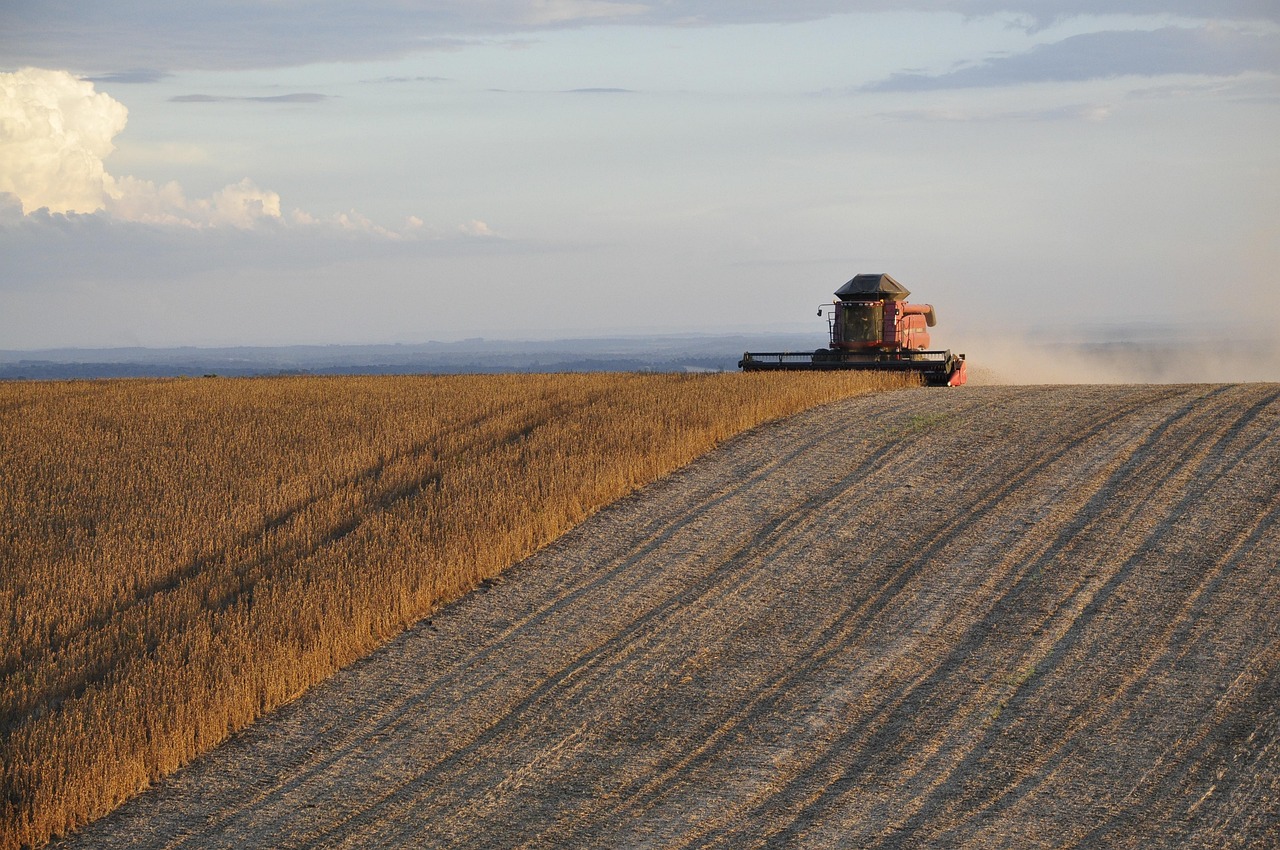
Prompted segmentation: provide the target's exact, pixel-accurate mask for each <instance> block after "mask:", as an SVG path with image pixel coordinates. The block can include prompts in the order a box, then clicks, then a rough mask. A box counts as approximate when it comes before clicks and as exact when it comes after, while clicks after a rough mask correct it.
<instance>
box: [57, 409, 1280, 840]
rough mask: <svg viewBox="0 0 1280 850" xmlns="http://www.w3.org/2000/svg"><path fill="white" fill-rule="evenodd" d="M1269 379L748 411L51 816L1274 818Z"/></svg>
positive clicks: (627, 835) (714, 821) (647, 822)
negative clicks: (319, 680)
mask: <svg viewBox="0 0 1280 850" xmlns="http://www.w3.org/2000/svg"><path fill="white" fill-rule="evenodd" d="M1278 519H1280V385H1275V384H1253V385H1194V386H1131V387H973V388H966V389H961V390H909V391H903V392H896V393H892V394H888V395H879V396H873V397H863V398H858V399H854V400H851V401H847V402H841V403H838V404H835V405H830V406H827V407H823V408H819V409H816V410H813V411H810V412H808V413H805V414H802V415H800V416H796V417H792V418H790V419H787V420H785V421H782V422H778V423H774V424H772V425H768V426H765V427H763V428H759V429H756V430H755V431H753V432H751V433H749V434H746V435H744V436H742V437H740V438H737V439H735V440H733V441H731V442H730V443H728V444H726V445H725V446H723V447H722V448H721V449H719V450H717V451H716V452H714V453H713V454H711V455H709V456H707V457H705V458H703V459H702V460H700V461H698V462H697V463H695V464H693V465H692V466H690V467H687V468H686V469H684V470H682V471H680V472H679V473H677V474H675V475H673V476H671V477H669V478H667V479H664V480H663V481H661V482H659V483H658V484H656V485H654V486H651V487H649V488H647V489H645V490H644V491H642V492H640V493H639V494H637V495H635V496H633V497H630V498H628V499H626V500H624V501H622V502H620V503H618V504H616V505H614V506H613V507H611V508H609V509H607V510H605V511H603V512H601V513H600V514H598V515H596V516H595V517H593V518H592V519H591V520H589V521H588V522H587V523H585V524H584V525H582V526H580V527H579V528H577V529H576V530H575V531H573V532H572V533H570V534H569V535H567V536H566V537H564V538H562V539H561V540H560V541H558V542H557V543H556V544H555V545H553V546H551V547H549V548H548V549H546V550H544V551H543V552H541V553H539V554H538V555H537V556H535V557H533V558H531V559H530V560H528V561H526V562H524V563H523V564H520V565H519V566H517V567H516V568H514V569H513V570H511V571H510V572H508V573H507V574H506V576H505V579H504V580H503V581H501V582H499V583H495V584H492V585H490V586H488V587H485V588H482V589H481V590H480V591H478V592H476V593H474V594H472V595H471V596H469V597H467V598H466V599H464V600H463V601H461V602H459V603H457V604H455V605H453V606H451V607H449V608H448V609H446V610H444V611H441V612H439V613H438V614H437V615H436V616H434V617H433V618H432V619H430V620H427V621H424V622H422V623H420V624H419V625H418V626H416V627H415V628H413V629H412V630H411V631H409V632H408V633H406V634H404V635H403V636H402V637H400V638H399V639H397V640H395V641H394V642H393V643H391V644H389V645H388V646H386V647H384V648H383V649H381V650H379V651H378V652H377V653H375V654H374V655H373V656H371V657H369V658H367V659H365V660H364V661H362V662H360V663H358V664H356V665H355V666H353V667H351V668H348V669H347V670H345V671H343V672H342V673H341V674H339V675H338V676H337V677H336V678H334V679H333V680H331V681H329V682H328V683H326V684H324V685H323V686H321V687H319V688H317V689H315V690H313V691H312V692H311V693H309V694H308V695H307V696H305V697H303V698H301V699H299V700H297V701H296V702H294V703H292V704H290V705H288V706H286V707H285V708H284V709H282V710H280V711H278V712H277V713H276V714H274V715H272V716H270V717H269V718H267V719H266V720H265V721H263V722H261V723H259V724H257V725H256V726H254V727H252V728H251V729H250V730H249V731H247V732H246V733H244V734H241V735H239V736H237V737H236V738H234V739H233V740H232V741H231V742H230V743H229V744H228V745H226V746H224V747H222V748H221V749H219V750H217V751H216V752H214V753H212V754H210V755H209V756H207V757H205V758H202V759H201V760H199V761H198V762H196V763H195V764H194V765H192V766H191V767H189V768H188V769H186V770H184V771H182V772H181V773H179V774H178V775H176V776H174V777H172V778H170V779H169V780H167V781H165V782H163V783H162V784H160V785H158V786H156V787H154V788H152V789H151V790H150V791H148V792H147V793H145V794H143V795H142V796H140V797H138V798H136V799H134V800H133V801H131V802H130V803H128V804H127V805H125V806H124V807H122V808H121V809H119V810H117V811H116V812H115V813H114V814H113V815H111V816H109V817H108V818H106V819H104V820H102V821H99V822H98V823H96V824H94V825H92V826H90V827H89V828H87V829H85V830H83V831H82V832H80V833H79V834H78V835H76V836H75V837H74V838H73V839H72V840H71V841H69V842H66V843H65V846H67V847H77V848H79V847H95V848H117V847H119V848H123V847H130V848H248V847H276V848H294V847H297V848H301V847H343V848H364V847H467V848H499V847H501V848H508V847H528V848H533V847H539V848H550V847H663V848H669V847H681V848H683V847H721V848H738V847H764V846H768V847H813V848H827V847H889V848H916V847H936V848H961V847H968V848H992V847H1010V848H1025V847H1097V848H1104V847H1105V848H1113V847H1118V848H1130V847H1132V848H1137V847H1152V846H1156V847H1241V848H1245V847H1264V846H1266V847H1274V846H1280V743H1278V739H1280V593H1278V591H1280V566H1278V564H1280V525H1278V524H1277V520H1278Z"/></svg>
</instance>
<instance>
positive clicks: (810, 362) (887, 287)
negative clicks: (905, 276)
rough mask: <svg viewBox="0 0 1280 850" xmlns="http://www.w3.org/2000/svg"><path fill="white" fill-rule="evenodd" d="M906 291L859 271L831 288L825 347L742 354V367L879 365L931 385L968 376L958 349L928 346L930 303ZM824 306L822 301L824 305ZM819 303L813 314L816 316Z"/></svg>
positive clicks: (931, 320)
mask: <svg viewBox="0 0 1280 850" xmlns="http://www.w3.org/2000/svg"><path fill="white" fill-rule="evenodd" d="M910 294H911V293H910V292H908V291H907V288H906V287H905V286H903V285H902V284H900V283H898V282H897V281H896V280H894V279H893V278H891V277H889V275H887V274H860V275H856V276H855V277H854V278H853V280H851V281H849V282H848V283H846V284H845V285H844V286H842V287H840V288H839V289H837V290H836V300H835V301H834V302H833V303H832V304H831V305H830V309H831V312H830V315H829V317H828V319H827V324H828V326H829V329H830V332H831V347H830V348H819V349H818V350H817V351H815V352H813V353H812V354H810V353H808V352H791V351H770V352H751V351H748V352H746V353H745V354H743V355H742V359H741V360H739V361H738V367H739V368H740V369H742V370H744V371H747V372H751V371H757V370H765V369H769V370H788V369H790V370H801V369H808V370H813V369H879V370H882V371H890V372H916V373H918V374H919V375H920V376H921V377H923V378H924V380H925V383H927V384H929V385H930V386H934V387H958V386H960V385H961V384H963V383H964V382H965V381H966V380H968V375H967V373H966V371H965V369H966V366H965V360H964V355H963V354H952V353H951V352H950V351H929V350H928V349H929V331H927V330H926V329H925V328H926V327H930V328H931V327H933V326H934V325H935V324H937V317H936V315H935V314H934V312H933V306H932V305H930V304H908V303H907V296H909V295H910ZM824 306H825V305H824ZM822 310H823V308H822V307H819V308H818V315H819V316H821V315H822Z"/></svg>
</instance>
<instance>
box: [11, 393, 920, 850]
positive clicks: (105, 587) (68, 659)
mask: <svg viewBox="0 0 1280 850" xmlns="http://www.w3.org/2000/svg"><path fill="white" fill-rule="evenodd" d="M901 384H902V382H901V381H900V380H899V379H894V378H884V377H882V376H853V375H851V376H845V377H844V378H843V379H842V380H838V381H832V380H821V376H806V377H805V378H804V379H802V380H796V379H795V377H794V376H791V377H790V378H788V377H786V376H743V375H705V376H679V375H639V374H632V375H626V374H615V375H546V376H510V375H508V376H453V377H387V378H330V379H320V378H292V379H263V380H222V379H219V380H203V381H202V380H194V381H192V380H177V381H110V382H66V383H2V384H0V459H2V462H0V507H2V508H3V510H0V848H6V850H7V848H14V847H19V846H26V845H32V844H39V843H42V842H43V841H44V840H45V839H46V838H48V837H49V836H50V835H55V834H59V833H64V832H66V831H67V830H69V829H73V828H75V827H76V826H78V825H81V824H83V823H85V822H86V821H88V820H90V819H92V818H94V817H98V816H101V815H102V814H104V813H106V812H107V811H109V810H110V809H111V808H113V807H114V806H115V805H116V804H118V803H119V802H120V801H121V800H123V799H126V798H127V797H129V796H130V795H132V794H134V793H136V792H137V791H138V790H139V789H140V788H143V787H145V786H146V785H147V784H148V783H149V782H151V781H153V780H155V779H156V778H158V777H160V776H163V775H165V774H168V773H170V772H171V771H173V770H174V769H176V768H177V767H179V766H180V765H182V764H184V763H186V762H187V761H189V760H190V759H191V758H192V757H194V756H196V755H198V754H199V753H202V752H206V751H208V750H209V749H211V748H212V747H214V746H216V745H217V744H219V743H221V742H222V741H224V740H225V739H226V738H227V736H228V735H230V734H231V733H232V732H234V731H236V730H237V729H241V728H243V727H244V726H245V725H247V724H248V723H250V722H252V721H253V720H254V719H255V718H257V717H259V716H261V715H262V714H263V713H265V712H268V711H270V710H272V709H274V708H276V707H277V706H279V705H281V704H283V703H285V702H287V701H288V700H290V699H292V698H294V697H295V696H297V695H298V694H299V693H301V692H303V691H305V690H306V689H307V688H308V687H310V686H311V685H313V684H315V683H316V682H318V681H321V680H323V679H324V678H326V677H327V676H329V675H330V674H332V673H333V672H334V671H335V670H337V669H338V668H340V667H342V666H343V665H346V664H349V663H351V662H352V661H354V660H355V659H357V658H359V657H360V656H362V655H364V654H366V653H367V652H369V651H370V650H372V649H373V648H374V647H376V646H377V645H379V644H380V643H382V642H383V641H385V640H386V639H387V638H389V637H391V636H392V635H394V634H396V633H397V632H399V631H400V630H402V629H403V628H405V627H406V626H408V625H409V624H411V623H414V622H416V621H417V620H419V619H420V618H421V617H423V616H425V615H427V614H429V613H430V612H431V611H432V610H433V609H435V608H436V607H437V606H439V605H440V604H441V603H443V602H445V601H447V600H449V599H453V598H456V597H457V596H458V595H460V594H461V593H463V592H465V591H466V590H468V589H470V588H471V587H474V586H475V585H476V584H477V583H478V582H481V581H483V580H485V579H488V578H491V577H493V576H495V575H497V574H498V573H499V572H501V571H502V570H503V569H504V568H506V567H507V566H509V565H510V564H512V563H514V562H516V561H518V560H520V559H521V558H524V557H526V556H527V555H529V554H530V553H532V552H533V551H535V550H536V549H537V548H538V547H540V546H542V545H544V544H546V543H548V542H550V541H551V540H553V539H555V538H556V537H557V536H558V535H560V534H561V533H563V532H564V531H565V530H566V529H568V528H570V527H571V526H573V525H574V524H575V523H577V522H580V521H581V520H582V519H584V518H585V517H587V516H589V515H590V514H591V513H592V512H594V511H596V510H598V509H599V508H600V507H601V506H603V505H605V504H608V503H609V502H611V501H613V500H615V499H617V498H618V497H620V496H623V495H625V494H626V493H628V492H631V491H632V490H633V489H635V488H636V487H637V486H640V485H642V484H644V483H647V482H649V481H653V480H654V479H656V478H658V477H659V476H661V475H664V474H666V473H668V472H670V471H671V470H672V469H674V468H677V467H679V466H680V465H682V464H684V463H687V462H688V461H689V460H691V459H692V458H694V457H696V456H698V455H700V454H702V453H704V452H706V451H707V450H708V449H710V448H711V447H713V446H714V445H716V444H717V443H718V442H720V441H722V440H724V439H726V438H728V437H730V436H732V435H733V434H736V433H739V432H741V431H742V430H744V429H746V428H749V427H751V426H753V425H755V424H758V423H759V422H762V421H765V420H768V419H771V418H774V417H777V416H782V415H786V414H789V413H793V412H795V411H797V410H801V409H803V408H805V407H808V406H811V405H813V404H816V403H820V402H824V401H829V400H832V399H835V398H840V397H844V396H847V395H851V394H857V393H861V392H868V391H872V390H876V389H883V388H886V387H891V386H900V385H901Z"/></svg>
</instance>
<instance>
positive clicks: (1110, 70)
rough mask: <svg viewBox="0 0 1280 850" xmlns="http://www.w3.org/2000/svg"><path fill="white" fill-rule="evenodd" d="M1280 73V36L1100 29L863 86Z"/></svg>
mask: <svg viewBox="0 0 1280 850" xmlns="http://www.w3.org/2000/svg"><path fill="white" fill-rule="evenodd" d="M1250 71H1263V72H1270V73H1277V72H1280V35H1277V34H1275V33H1268V34H1258V33H1250V32H1244V31H1241V30H1237V29H1233V28H1230V27H1225V26H1221V25H1206V26H1202V27H1196V28H1188V27H1164V28H1162V29H1158V30H1131V31H1110V32H1093V33H1084V34H1081V35H1074V36H1071V37H1070V38H1065V39H1063V40H1062V41H1057V42H1053V43H1050V44H1041V45H1037V46H1036V47H1033V48H1032V49H1031V50H1029V51H1027V52H1026V53H1020V54H1016V55H1013V56H1001V57H995V58H991V59H988V60H986V61H985V62H982V63H981V64H978V65H972V66H969V67H965V68H960V69H958V70H955V71H950V72H948V73H944V74H933V75H930V74H917V73H900V74H894V75H892V76H891V77H889V78H887V79H884V80H880V81H878V82H874V83H870V84H869V85H866V86H863V87H862V89H861V90H862V91H872V92H910V91H931V90H937V89H961V88H977V87H990V86H1010V85H1020V84H1024V83H1043V82H1072V81H1080V80H1094V79H1107V78H1111V77H1120V76H1128V75H1132V76H1144V77H1155V76H1161V75H1167V74H1201V75H1206V76H1224V77H1229V76H1237V75H1239V74H1244V73H1247V72H1250Z"/></svg>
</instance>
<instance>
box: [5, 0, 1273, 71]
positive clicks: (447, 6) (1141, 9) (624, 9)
mask: <svg viewBox="0 0 1280 850" xmlns="http://www.w3.org/2000/svg"><path fill="white" fill-rule="evenodd" d="M887 11H895V12H903V11H920V12H945V13H952V14H959V15H963V16H966V17H984V16H993V15H1001V16H1008V17H1012V18H1015V19H1021V20H1023V21H1025V22H1026V25H1027V26H1028V27H1030V28H1043V27H1045V26H1048V25H1049V24H1052V23H1054V22H1056V21H1059V20H1063V19H1066V18H1071V17H1077V16H1080V15H1110V14H1115V13H1116V12H1117V9H1116V5H1115V3H1114V2H1113V0H901V2H899V0H788V2H785V3H784V2H777V0H736V2H732V3H728V2H724V1H723V0H663V2H656V0H650V2H606V1H605V0H488V2H484V3H477V2H474V0H368V2H362V3H359V4H353V3H350V2H348V0H309V2H306V3H282V2H278V0H205V2H201V3H188V4H174V3H172V2H170V0H119V2H113V3H82V2H73V0H6V2H5V3H3V4H0V32H3V33H5V36H4V40H5V54H6V61H7V62H8V63H10V64H15V63H18V64H31V65H39V66H46V67H48V66H56V67H68V66H73V67H75V68H76V69H78V70H84V71H97V70H100V69H106V68H136V67H139V66H142V67H146V68H155V69H163V70H181V69H231V68H273V67H287V66H298V65H305V64H309V63H314V62H327V61H360V60H371V59H380V58H388V57H397V56H405V55H410V54H415V53H421V52H423V51H427V50H457V49H462V48H465V47H467V46H468V45H472V44H480V43H484V44H488V43H491V42H490V41H489V39H491V38H493V37H497V36H502V35H510V34H519V33H529V32H537V31H542V30H549V29H564V28H570V27H584V26H596V25H610V26H615V25H637V26H727V25H733V24H752V23H777V22H792V21H808V20H818V19H821V18H825V17H829V16H831V15H837V14H848V13H874V12H887ZM1123 11H1124V13H1125V14H1129V15H1146V14H1150V15H1173V16H1179V17H1186V18H1190V19H1193V20H1218V21H1242V20H1262V21H1271V22H1280V4H1277V3H1276V2H1274V0H1218V2H1215V3H1212V4H1206V3H1204V2H1203V0H1129V2H1126V3H1125V4H1124V9H1123ZM104 33H110V34H111V35H110V37H106V36H104ZM126 73H127V72H126Z"/></svg>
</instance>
